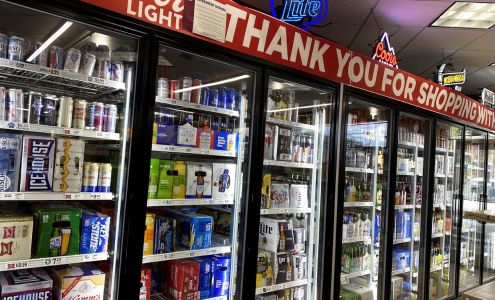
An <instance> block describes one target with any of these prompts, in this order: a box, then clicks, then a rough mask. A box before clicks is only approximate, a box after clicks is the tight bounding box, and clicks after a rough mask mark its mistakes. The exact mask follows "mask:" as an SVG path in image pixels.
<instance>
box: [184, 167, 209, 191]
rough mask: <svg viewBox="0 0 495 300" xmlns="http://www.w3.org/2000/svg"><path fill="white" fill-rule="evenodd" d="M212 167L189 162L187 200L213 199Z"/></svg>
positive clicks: (187, 168) (187, 169)
mask: <svg viewBox="0 0 495 300" xmlns="http://www.w3.org/2000/svg"><path fill="white" fill-rule="evenodd" d="M211 173H212V165H211V164H209V163H197V162H188V163H187V166H186V198H211V179H212V177H211V175H212V174H211Z"/></svg>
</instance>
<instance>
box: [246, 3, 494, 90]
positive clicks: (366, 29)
mask: <svg viewBox="0 0 495 300" xmlns="http://www.w3.org/2000/svg"><path fill="white" fill-rule="evenodd" d="M274 1H275V3H276V5H277V4H282V1H283V0H274ZM239 2H240V3H242V4H244V5H247V6H250V7H253V8H255V9H257V10H260V11H263V12H265V13H267V14H271V13H270V7H269V3H270V2H269V0H242V1H239ZM454 2H455V1H454V0H328V6H329V12H328V16H327V18H326V20H325V21H323V22H322V23H321V24H322V25H326V26H321V27H317V26H315V27H313V28H312V29H311V32H312V33H314V34H316V35H319V36H322V37H324V38H326V39H329V40H332V41H334V42H337V43H339V44H342V45H344V46H346V47H348V48H349V49H351V50H352V51H356V52H360V53H363V54H371V52H372V46H373V45H374V43H375V41H376V39H377V38H378V36H379V33H380V31H381V30H383V31H387V32H388V33H389V35H390V40H391V43H392V46H393V47H394V48H395V52H396V54H397V56H398V58H399V68H400V69H403V70H406V71H408V72H411V73H413V74H417V75H419V76H421V77H424V78H428V79H432V78H433V73H434V72H435V71H436V70H437V66H438V65H439V64H441V63H443V62H446V63H448V62H451V63H453V64H454V67H455V68H456V70H462V69H463V68H466V69H467V72H468V75H467V80H466V83H465V84H464V85H463V90H462V91H463V93H465V94H467V95H469V96H471V97H473V98H475V99H478V98H479V95H481V90H482V89H483V88H488V89H491V90H493V91H495V66H491V64H492V63H495V27H494V28H491V29H464V28H441V27H430V24H432V23H433V22H434V21H435V19H436V18H438V17H439V16H440V15H441V14H442V13H443V12H444V11H445V10H447V9H448V8H449V7H450V6H451V5H452V4H453V3H454ZM466 2H475V1H466ZM483 2H490V3H494V2H495V0H491V1H487V0H484V1H483ZM372 11H373V14H372ZM327 24H328V25H327Z"/></svg>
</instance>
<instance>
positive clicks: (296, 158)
mask: <svg viewBox="0 0 495 300" xmlns="http://www.w3.org/2000/svg"><path fill="white" fill-rule="evenodd" d="M301 148H302V147H301V136H300V135H294V138H293V140H292V161H293V162H297V163H299V162H302V161H301V159H302V149H301Z"/></svg>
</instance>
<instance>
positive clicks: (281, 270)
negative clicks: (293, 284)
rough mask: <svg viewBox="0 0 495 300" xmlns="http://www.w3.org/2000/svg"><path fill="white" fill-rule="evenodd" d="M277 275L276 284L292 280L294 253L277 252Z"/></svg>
mask: <svg viewBox="0 0 495 300" xmlns="http://www.w3.org/2000/svg"><path fill="white" fill-rule="evenodd" d="M276 264H277V273H276V274H277V276H276V279H275V283H276V284H280V283H285V282H290V281H292V280H293V279H292V275H293V272H292V270H293V265H292V253H290V252H286V253H278V254H277V260H276Z"/></svg>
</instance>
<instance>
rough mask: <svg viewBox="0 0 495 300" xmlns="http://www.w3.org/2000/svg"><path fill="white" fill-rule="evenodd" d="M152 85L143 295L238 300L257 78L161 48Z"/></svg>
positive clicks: (176, 51) (187, 54)
mask: <svg viewBox="0 0 495 300" xmlns="http://www.w3.org/2000/svg"><path fill="white" fill-rule="evenodd" d="M156 80H157V82H156V87H157V90H156V98H155V111H154V117H155V118H154V127H153V141H152V149H151V157H152V158H151V162H150V178H149V188H148V200H147V205H148V212H147V214H146V231H145V238H144V245H143V267H142V290H141V292H142V295H144V296H146V295H147V294H149V293H150V294H151V295H152V299H163V298H164V297H165V298H166V299H168V298H171V297H172V296H174V295H178V294H182V295H183V297H184V299H185V298H187V299H198V298H197V297H199V298H200V299H210V298H211V299H216V300H219V299H234V292H235V274H236V269H237V249H238V226H239V223H240V220H239V211H240V210H241V206H242V203H243V202H244V199H245V192H246V191H245V189H246V186H247V178H245V177H246V176H245V174H247V172H246V171H245V168H246V166H247V156H248V155H249V153H248V151H245V145H247V144H249V137H248V131H249V124H248V123H247V122H246V121H247V119H246V117H247V116H248V115H249V114H248V111H249V109H250V107H252V101H253V98H252V97H253V85H254V73H253V72H252V71H249V70H246V69H244V68H241V67H237V66H234V65H230V64H227V63H225V62H220V61H216V60H212V59H208V58H205V57H202V56H199V55H196V54H192V53H189V52H185V51H181V50H177V49H174V48H170V47H164V46H160V47H159V61H158V68H157V75H156ZM149 278H153V280H152V281H151V282H153V284H151V283H150V280H149ZM174 299H175V298H174Z"/></svg>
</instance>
